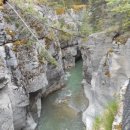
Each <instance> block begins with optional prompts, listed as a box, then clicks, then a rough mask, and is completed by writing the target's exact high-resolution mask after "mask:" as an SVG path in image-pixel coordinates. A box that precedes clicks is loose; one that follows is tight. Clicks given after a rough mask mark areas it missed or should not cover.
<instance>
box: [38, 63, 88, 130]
mask: <svg viewBox="0 0 130 130" xmlns="http://www.w3.org/2000/svg"><path fill="white" fill-rule="evenodd" d="M82 79H83V76H82V61H78V62H77V63H76V66H75V68H73V69H71V70H70V77H69V78H68V80H67V85H66V87H65V88H63V89H61V90H59V91H56V92H54V93H53V94H51V95H49V96H48V97H47V98H45V99H43V101H42V114H41V119H40V123H39V127H38V130H85V126H84V124H83V122H82V112H83V111H84V110H85V109H86V107H87V104H88V100H87V99H86V98H85V95H84V90H83V88H82V86H81V81H82Z"/></svg>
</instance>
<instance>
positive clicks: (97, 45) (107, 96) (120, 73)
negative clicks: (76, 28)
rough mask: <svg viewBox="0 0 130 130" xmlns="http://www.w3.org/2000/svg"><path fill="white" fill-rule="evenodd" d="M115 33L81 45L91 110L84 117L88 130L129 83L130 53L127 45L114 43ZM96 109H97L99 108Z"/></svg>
mask: <svg viewBox="0 0 130 130" xmlns="http://www.w3.org/2000/svg"><path fill="white" fill-rule="evenodd" d="M114 35H115V34H114V33H111V34H109V35H108V34H107V33H106V32H101V33H96V34H92V35H90V36H89V38H88V42H87V43H84V44H82V45H81V51H82V57H83V71H84V81H83V84H84V89H85V93H86V96H87V98H88V99H89V107H88V108H87V110H86V111H85V112H84V114H83V121H84V123H85V124H86V126H87V130H92V126H93V121H94V118H95V117H96V116H98V115H100V114H101V113H102V112H103V111H104V108H105V106H106V105H107V103H108V102H110V101H112V100H113V99H114V98H116V95H117V93H119V91H120V89H121V88H122V87H123V86H124V84H125V83H126V81H128V77H129V73H128V70H129V69H128V68H129V67H128V66H129V63H130V62H129V61H128V60H127V57H128V56H129V52H128V51H126V50H127V48H128V47H127V45H128V44H126V45H124V44H117V43H116V42H114V41H113V40H112V38H113V36H114ZM95 108H96V109H95Z"/></svg>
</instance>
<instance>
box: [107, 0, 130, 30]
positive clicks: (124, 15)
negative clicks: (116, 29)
mask: <svg viewBox="0 0 130 130" xmlns="http://www.w3.org/2000/svg"><path fill="white" fill-rule="evenodd" d="M107 2H108V6H109V7H110V8H111V11H112V12H113V13H115V15H120V17H121V19H120V27H121V28H122V29H125V30H129V27H130V19H129V17H130V0H107Z"/></svg>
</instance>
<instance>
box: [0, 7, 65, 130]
mask: <svg viewBox="0 0 130 130" xmlns="http://www.w3.org/2000/svg"><path fill="white" fill-rule="evenodd" d="M6 11H7V12H4V13H2V12H0V30H1V33H0V97H1V98H0V130H21V129H22V130H35V129H36V127H37V124H38V119H39V117H40V113H41V97H42V96H46V95H48V94H49V93H51V92H52V91H54V90H57V89H59V88H61V87H62V86H63V85H64V70H63V66H62V54H61V51H60V50H59V51H57V50H56V48H54V45H55V43H54V42H53V41H52V44H51V46H50V47H49V49H48V51H50V53H51V54H52V56H53V57H54V58H55V59H56V61H57V62H58V64H59V66H55V65H53V64H51V63H49V62H47V61H46V60H43V59H42V61H41V59H40V58H41V57H40V56H41V55H40V52H41V50H39V48H44V47H45V40H44V39H40V40H39V42H38V43H35V44H31V45H30V44H26V40H25V39H26V37H27V35H28V33H27V34H26V33H22V34H21V33H20V29H22V28H21V27H22V26H23V25H20V26H21V27H19V28H18V25H16V24H14V23H12V22H7V17H6V16H9V17H10V16H11V18H12V19H13V21H15V20H18V18H17V17H16V15H15V14H13V12H12V11H11V10H10V11H9V10H8V9H7V10H6ZM7 13H9V14H8V15H7ZM3 16H4V18H3ZM5 17H6V18H5ZM16 26H17V27H16ZM16 30H17V31H16ZM24 40H25V41H24ZM42 58H43V57H42ZM57 86H58V87H57Z"/></svg>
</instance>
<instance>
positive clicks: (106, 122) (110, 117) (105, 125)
mask: <svg viewBox="0 0 130 130" xmlns="http://www.w3.org/2000/svg"><path fill="white" fill-rule="evenodd" d="M117 110H118V102H117V101H112V102H110V103H109V104H108V105H107V107H106V110H105V112H104V113H103V115H101V116H98V117H96V118H95V122H94V125H93V129H94V130H101V129H102V130H112V123H113V121H114V117H115V115H116V113H117Z"/></svg>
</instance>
